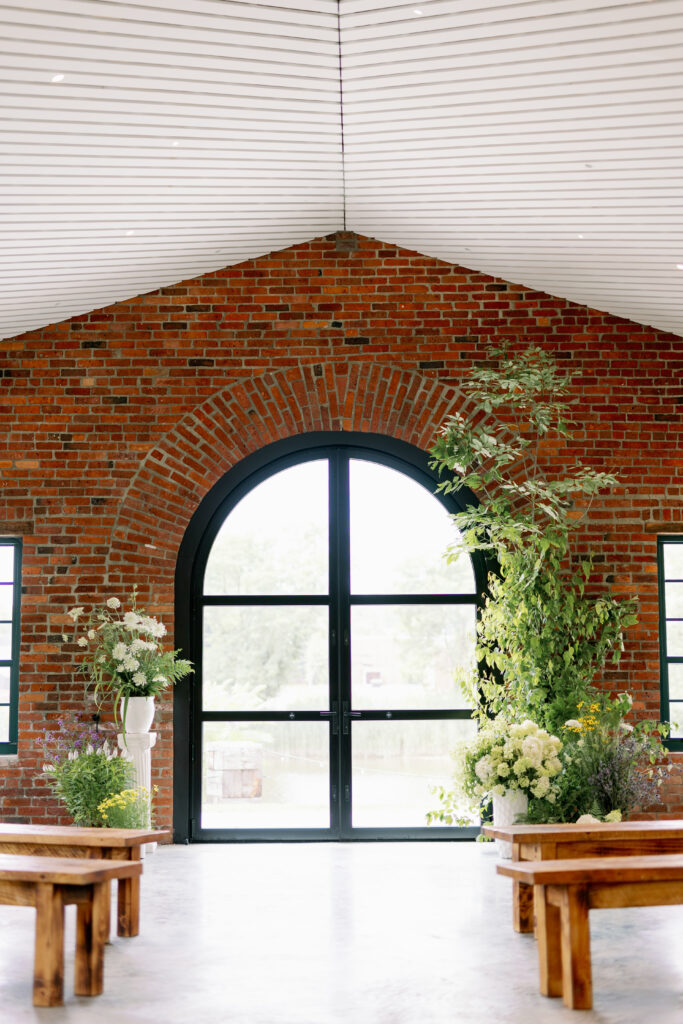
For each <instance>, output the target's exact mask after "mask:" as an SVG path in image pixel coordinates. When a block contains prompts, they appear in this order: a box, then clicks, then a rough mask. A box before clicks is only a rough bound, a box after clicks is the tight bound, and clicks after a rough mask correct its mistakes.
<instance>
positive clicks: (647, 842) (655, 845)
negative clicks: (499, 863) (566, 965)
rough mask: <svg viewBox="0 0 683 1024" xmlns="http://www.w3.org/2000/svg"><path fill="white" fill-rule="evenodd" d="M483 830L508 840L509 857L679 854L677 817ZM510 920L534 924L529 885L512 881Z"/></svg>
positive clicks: (520, 926) (682, 826) (681, 829)
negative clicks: (510, 855)
mask: <svg viewBox="0 0 683 1024" xmlns="http://www.w3.org/2000/svg"><path fill="white" fill-rule="evenodd" d="M482 832H483V834H484V835H486V836H489V837H490V838H491V839H503V840H505V841H507V842H510V843H511V844H512V860H513V861H525V860H531V861H539V860H543V861H546V860H558V859H562V860H565V859H576V858H577V857H581V858H583V857H631V856H644V855H650V854H663V853H683V821H673V820H670V821H617V822H611V823H608V822H599V823H598V824H593V825H577V824H567V825H503V826H501V825H498V826H497V825H484V826H482ZM512 925H513V928H514V929H515V931H517V932H530V931H533V927H534V901H533V888H532V887H531V886H530V885H528V884H526V883H525V882H523V881H521V880H516V881H515V882H514V884H513V893H512Z"/></svg>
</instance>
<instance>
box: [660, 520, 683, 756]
mask: <svg viewBox="0 0 683 1024" xmlns="http://www.w3.org/2000/svg"><path fill="white" fill-rule="evenodd" d="M658 562H659V649H660V664H661V690H662V721H665V722H669V723H670V725H671V741H670V745H671V746H672V747H674V748H680V749H683V537H660V539H659V541H658Z"/></svg>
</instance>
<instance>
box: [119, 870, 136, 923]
mask: <svg viewBox="0 0 683 1024" xmlns="http://www.w3.org/2000/svg"><path fill="white" fill-rule="evenodd" d="M118 917H119V922H118V934H119V935H123V936H128V937H132V936H133V935H138V934H139V931H140V878H139V876H138V877H137V878H119V892H118Z"/></svg>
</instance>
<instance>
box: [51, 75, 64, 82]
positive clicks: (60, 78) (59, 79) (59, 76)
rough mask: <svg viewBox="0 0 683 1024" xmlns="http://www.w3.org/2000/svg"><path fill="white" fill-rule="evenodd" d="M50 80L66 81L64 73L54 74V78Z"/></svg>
mask: <svg viewBox="0 0 683 1024" xmlns="http://www.w3.org/2000/svg"><path fill="white" fill-rule="evenodd" d="M50 81H51V82H63V81H64V75H53V76H52V78H51V79H50Z"/></svg>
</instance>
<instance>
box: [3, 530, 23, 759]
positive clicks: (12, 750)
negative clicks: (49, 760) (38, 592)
mask: <svg viewBox="0 0 683 1024" xmlns="http://www.w3.org/2000/svg"><path fill="white" fill-rule="evenodd" d="M0 546H2V547H11V548H13V549H14V573H13V582H12V586H13V594H12V617H11V619H9V620H7V619H3V620H2V621H3V623H7V622H8V621H9V622H10V624H11V627H12V629H11V633H12V650H11V657H10V658H2V659H0V667H2V668H9V674H10V685H9V702H8V703H5V702H3V707H9V739H8V740H6V741H4V740H0V755H3V754H16V753H17V751H18V743H19V735H18V734H19V648H20V644H21V556H22V539H21V537H0Z"/></svg>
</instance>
